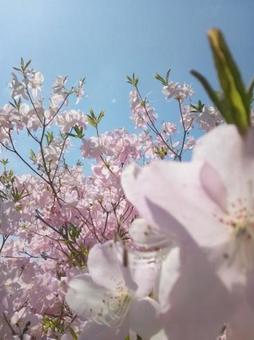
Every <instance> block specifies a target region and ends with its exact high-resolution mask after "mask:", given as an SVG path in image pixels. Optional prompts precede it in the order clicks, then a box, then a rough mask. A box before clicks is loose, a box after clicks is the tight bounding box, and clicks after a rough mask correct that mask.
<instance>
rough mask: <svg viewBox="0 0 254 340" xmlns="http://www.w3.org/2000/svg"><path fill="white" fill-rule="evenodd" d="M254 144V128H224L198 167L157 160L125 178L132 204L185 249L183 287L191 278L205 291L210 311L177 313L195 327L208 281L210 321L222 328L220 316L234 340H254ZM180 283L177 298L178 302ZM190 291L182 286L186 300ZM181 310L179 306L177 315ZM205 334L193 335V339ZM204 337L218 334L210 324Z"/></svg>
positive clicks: (199, 153) (199, 151) (210, 138)
mask: <svg viewBox="0 0 254 340" xmlns="http://www.w3.org/2000/svg"><path fill="white" fill-rule="evenodd" d="M253 139H254V134H253V130H250V131H249V132H248V134H247V136H245V137H242V136H241V135H240V134H239V133H238V131H237V129H236V128H235V127H234V126H220V127H217V128H215V129H214V130H213V131H211V132H210V133H208V134H207V135H205V136H204V137H202V138H200V139H199V140H198V141H197V145H196V147H195V149H194V154H193V159H192V162H186V163H173V162H166V161H154V162H152V163H151V164H150V165H148V166H146V167H144V168H139V167H137V166H132V167H130V168H127V170H126V172H125V173H124V174H123V177H122V184H123V187H124V190H125V192H126V195H127V197H128V199H129V200H130V201H131V202H132V203H133V204H134V205H135V206H136V208H137V209H138V210H139V212H140V214H141V215H142V216H144V217H145V218H146V220H147V222H148V223H149V225H151V226H153V228H154V231H153V233H156V231H157V233H161V232H162V233H163V234H165V235H169V236H170V237H171V238H172V239H173V240H175V242H176V244H178V245H180V249H181V253H182V261H184V262H183V267H182V274H181V278H180V279H179V282H181V280H183V277H184V276H186V275H187V274H186V273H188V275H187V277H188V279H187V277H185V282H186V284H188V285H189V287H191V286H192V284H191V282H192V280H194V281H193V285H197V286H198V287H199V292H197V297H198V296H199V298H202V299H203V303H204V305H203V306H202V307H201V304H200V302H199V303H198V304H197V301H196V302H195V301H192V302H191V303H192V305H190V311H189V313H186V309H185V312H184V311H183V310H181V312H179V313H180V314H179V315H182V317H184V315H185V317H186V318H187V320H186V323H188V322H189V323H192V321H193V320H192V317H191V308H192V309H193V310H197V308H201V310H203V313H204V310H205V309H206V308H209V307H208V306H209V304H211V300H210V297H209V296H207V297H206V296H205V292H207V288H208V287H206V284H208V282H207V278H208V277H209V278H210V282H213V286H214V287H213V288H212V287H211V289H212V295H213V298H214V301H216V304H217V308H215V309H214V310H213V309H211V308H210V311H209V312H208V314H207V316H206V317H207V318H208V317H210V319H213V321H215V320H216V319H217V322H218V321H219V320H218V318H217V316H218V313H219V314H220V317H221V322H222V323H223V322H229V323H230V327H231V328H232V330H233V331H232V334H233V335H232V338H233V339H240V338H241V339H251V338H250V337H248V336H249V335H250V334H252V335H253V334H254V329H253V325H252V323H251V322H250V320H251V319H253V316H254V310H253V307H254V297H253V294H252V288H251V287H253V276H254V266H253V263H254V261H253V259H254V241H253V230H254V229H253V221H254V220H253V216H254V191H253V183H254V168H253V167H254V154H253ZM221 146H223V147H221ZM162 188H163V189H162ZM159 241H160V239H159ZM187 254H189V257H190V258H189V259H188V261H187V262H189V266H186V256H188V255H187ZM205 263H206V265H205ZM184 268H185V269H184ZM208 268H209V271H208ZM191 272H192V274H191ZM195 273H196V274H195ZM193 275H195V277H192V276H193ZM198 276H199V277H200V279H198ZM199 280H200V281H199ZM179 282H178V283H176V288H175V291H176V292H177V293H176V292H175V294H173V295H172V296H171V299H176V300H178V298H179V296H180V295H178V293H179V294H180V292H181V289H179V292H178V287H179ZM194 282H195V283H194ZM183 283H184V282H183ZM180 286H181V285H180ZM209 286H210V283H209ZM216 287H217V288H216ZM185 289H186V288H184V286H182V295H183V296H185V294H186V291H185ZM184 292H185V293H184ZM207 294H211V291H209V293H208V292H207ZM189 298H190V297H188V299H189ZM208 301H209V303H208V304H207V307H205V305H206V303H207V302H208ZM179 305H180V304H179V301H178V307H177V309H176V310H175V312H176V311H177V310H178V308H179ZM229 306H231V307H230V308H228V307H229ZM239 311H241V314H240V313H239ZM216 313H217V315H216ZM173 314H174V310H173V307H172V314H171V317H169V316H168V317H169V320H170V318H172V320H174V316H173ZM209 315H210V316H209ZM240 315H244V316H242V317H240ZM200 317H201V316H200ZM188 318H189V319H188ZM191 320H192V321H191ZM240 320H241V321H240ZM169 323H170V322H169ZM184 324H185V323H184ZM192 326H194V324H192ZM196 326H197V325H196ZM188 327H189V326H188ZM188 327H187V328H188ZM212 327H218V323H217V326H215V323H214V324H213V325H212ZM201 328H203V325H199V326H197V327H196V329H194V328H193V329H192V332H193V333H192V334H193V339H194V338H195V333H196V335H197V334H199V333H198V332H199V329H201ZM190 330H191V328H190V329H189V331H190ZM206 332H207V334H209V335H210V336H211V334H212V332H214V330H212V328H211V327H210V326H209V325H208V324H206ZM173 333H174V331H173ZM176 334H178V337H176V339H179V338H181V337H179V334H184V333H181V332H180V333H179V329H178V333H177V332H176ZM189 334H190V335H189V339H192V337H191V333H189ZM202 336H203V337H202V339H205V335H202ZM173 339H174V337H173Z"/></svg>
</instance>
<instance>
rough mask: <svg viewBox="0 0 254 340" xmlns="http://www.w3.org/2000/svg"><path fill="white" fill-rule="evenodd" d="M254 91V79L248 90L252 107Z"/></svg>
mask: <svg viewBox="0 0 254 340" xmlns="http://www.w3.org/2000/svg"><path fill="white" fill-rule="evenodd" d="M253 90H254V78H253V79H252V81H251V82H250V85H249V86H248V88H247V94H248V98H249V102H250V105H251V103H252V102H253Z"/></svg>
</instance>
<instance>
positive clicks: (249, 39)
mask: <svg viewBox="0 0 254 340" xmlns="http://www.w3.org/2000/svg"><path fill="white" fill-rule="evenodd" d="M0 5H1V14H0V15H1V19H0V51H1V52H0V104H1V105H2V104H4V103H5V102H8V100H9V96H8V95H9V92H8V81H9V79H10V73H11V68H12V66H15V65H17V64H18V63H19V60H20V57H21V56H22V57H24V58H25V59H32V61H33V66H34V68H36V69H38V70H40V71H42V72H43V74H44V75H45V78H46V82H45V86H46V88H47V89H48V90H49V87H50V84H51V83H52V82H53V80H54V77H55V76H56V75H62V74H64V75H69V76H70V82H72V81H73V82H74V81H75V80H77V79H79V78H81V77H83V76H86V94H87V95H88V98H87V99H86V100H84V101H82V104H81V105H80V108H81V109H82V110H84V111H87V110H88V109H89V108H90V107H93V108H94V109H95V111H98V110H101V109H103V110H105V112H106V117H105V121H104V123H103V126H102V128H103V129H104V130H109V129H113V128H116V127H126V128H129V129H130V128H131V123H130V121H129V103H128V92H129V85H128V84H127V83H126V82H125V77H126V75H127V74H131V73H132V72H135V73H136V74H138V75H139V77H140V81H141V90H142V92H143V93H144V94H145V95H147V94H148V95H149V98H150V99H151V101H152V103H153V105H154V106H155V107H156V109H157V110H158V112H159V114H161V116H162V118H163V119H169V116H168V115H170V106H169V108H166V107H165V102H164V99H163V97H162V95H161V94H160V90H161V88H160V86H159V83H158V82H157V81H155V80H153V76H154V74H155V73H156V72H160V73H164V72H165V71H166V70H167V69H168V68H171V69H172V73H171V77H172V80H175V81H186V82H189V83H191V84H192V85H193V87H194V89H195V92H196V93H197V96H196V97H195V98H196V99H197V100H198V99H199V98H202V99H205V97H204V93H203V91H202V89H201V87H200V86H199V84H198V83H197V82H196V80H195V79H193V77H192V76H191V75H190V74H189V70H190V69H192V68H194V69H197V70H199V71H201V72H202V73H203V74H205V75H207V76H208V77H209V79H210V80H211V81H212V82H213V83H214V84H215V76H214V70H213V64H212V59H211V55H210V50H209V46H208V42H207V38H206V32H207V31H208V29H209V28H211V27H215V26H216V27H219V28H221V29H222V30H223V32H224V33H225V35H226V37H227V41H228V42H229V44H230V46H231V49H232V50H233V52H234V55H235V58H236V60H237V62H238V64H239V65H240V67H241V69H242V71H243V76H244V79H245V80H246V81H249V80H250V78H251V76H252V75H253V74H254V58H253V51H254V39H253V36H252V32H253V30H254V22H253V13H254V1H253V0H242V1H240V0H107V1H106V0H0Z"/></svg>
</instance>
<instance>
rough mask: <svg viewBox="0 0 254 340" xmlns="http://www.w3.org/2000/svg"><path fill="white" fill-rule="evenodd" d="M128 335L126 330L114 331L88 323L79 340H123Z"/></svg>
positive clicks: (110, 328)
mask: <svg viewBox="0 0 254 340" xmlns="http://www.w3.org/2000/svg"><path fill="white" fill-rule="evenodd" d="M127 334H128V329H127V328H123V329H115V328H112V327H108V326H105V325H99V324H97V323H95V322H88V323H87V324H86V325H85V327H84V329H83V332H82V333H81V334H80V336H79V340H90V339H91V340H124V339H125V337H126V335H127Z"/></svg>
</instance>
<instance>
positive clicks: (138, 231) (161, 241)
mask: <svg viewBox="0 0 254 340" xmlns="http://www.w3.org/2000/svg"><path fill="white" fill-rule="evenodd" d="M129 234H130V236H131V237H132V239H133V241H134V242H135V244H136V245H138V246H143V247H146V248H148V249H151V248H155V247H165V246H166V247H168V246H169V245H170V244H171V243H172V240H170V238H169V235H168V234H167V233H162V232H161V231H160V230H159V229H158V228H157V227H156V226H153V227H151V226H150V225H149V224H148V223H147V222H146V221H145V219H143V218H137V219H135V220H134V221H133V222H132V224H131V226H130V228H129Z"/></svg>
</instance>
